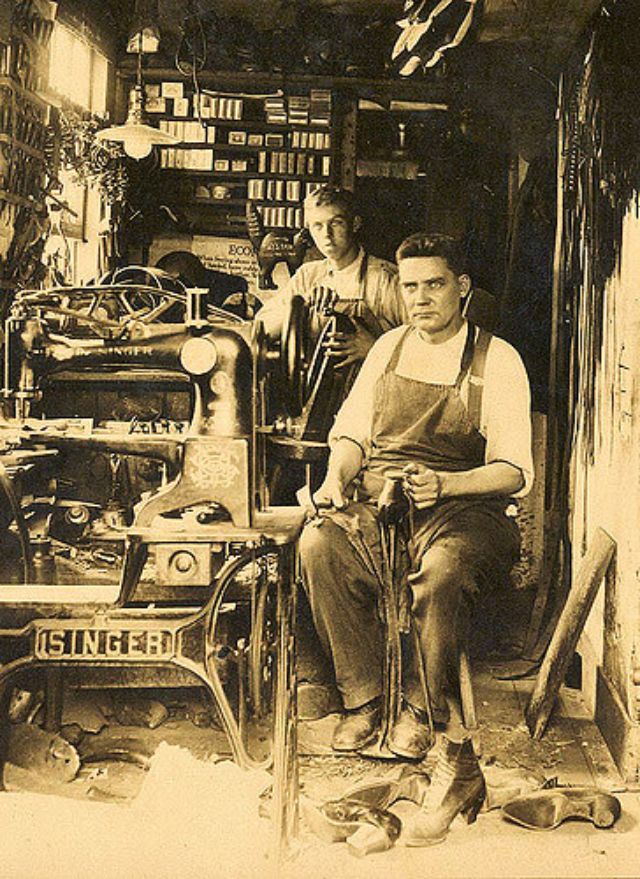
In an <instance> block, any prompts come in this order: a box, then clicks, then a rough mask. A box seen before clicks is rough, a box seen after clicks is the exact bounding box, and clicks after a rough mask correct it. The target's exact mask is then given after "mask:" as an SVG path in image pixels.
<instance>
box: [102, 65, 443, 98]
mask: <svg viewBox="0 0 640 879" xmlns="http://www.w3.org/2000/svg"><path fill="white" fill-rule="evenodd" d="M149 61H150V63H149V64H148V66H147V67H146V68H145V71H144V78H145V81H146V82H158V81H160V80H163V81H166V82H184V83H188V82H189V80H188V79H187V78H186V77H184V76H183V75H182V74H181V73H180V72H179V71H178V70H176V68H175V66H171V64H172V59H170V58H168V57H167V56H164V57H163V56H162V54H161V53H160V54H157V55H153V56H150V57H149ZM117 75H118V76H119V77H121V78H122V79H127V80H135V61H134V60H133V59H132V58H124V59H123V60H122V62H121V63H120V64H119V65H118V71H117ZM198 81H199V83H200V87H201V88H203V89H207V90H208V91H217V92H221V93H223V96H228V97H233V95H234V94H237V96H238V97H239V96H240V95H239V94H238V93H239V92H243V93H245V94H246V95H247V97H248V98H249V96H250V93H251V91H252V90H253V91H256V90H259V94H267V93H274V92H275V91H276V90H277V89H280V90H282V91H285V92H287V91H288V92H295V90H297V89H305V88H306V89H312V88H326V89H330V90H331V91H332V92H333V93H335V92H339V93H340V94H342V95H346V96H356V95H363V96H366V97H372V98H374V99H376V100H388V99H390V98H394V99H406V100H412V99H413V100H419V101H429V102H433V103H438V102H441V101H447V100H449V99H450V98H451V95H452V93H453V92H454V90H455V87H456V84H455V82H454V81H453V80H451V79H447V78H442V77H439V78H437V79H436V78H435V77H434V78H433V79H430V80H425V79H421V80H415V81H414V80H407V79H402V78H400V77H397V78H392V77H388V78H386V79H385V78H381V77H378V78H375V79H372V78H371V77H363V76H332V75H330V74H314V73H281V72H272V71H266V70H265V71H255V72H254V71H251V72H249V71H244V70H239V71H235V70H202V71H200V72H199V73H198Z"/></svg>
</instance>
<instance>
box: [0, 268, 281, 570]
mask: <svg viewBox="0 0 640 879" xmlns="http://www.w3.org/2000/svg"><path fill="white" fill-rule="evenodd" d="M161 280H163V279H161ZM173 285H175V281H173V279H172V280H171V284H170V285H168V286H166V287H164V288H163V287H157V286H152V285H150V284H148V283H137V284H136V283H126V284H101V285H98V286H95V287H82V288H56V289H52V290H38V291H27V292H24V293H21V294H19V295H18V296H17V297H16V299H15V301H14V303H13V305H12V307H11V309H10V311H9V315H8V317H7V320H6V322H5V345H4V387H3V391H2V394H3V404H2V405H3V419H2V422H1V430H0V444H1V445H0V460H1V459H2V452H4V455H5V457H6V456H9V457H10V458H11V460H12V461H19V459H20V460H23V459H24V460H26V459H27V458H28V459H29V461H30V462H31V464H34V462H35V461H38V466H37V467H35V468H34V467H30V472H32V471H33V472H39V473H40V474H41V476H42V478H41V480H40V483H41V484H40V485H39V486H38V487H37V489H36V492H37V493H41V495H42V503H40V504H39V513H38V515H37V516H35V517H34V516H31V520H30V521H31V524H32V525H33V524H34V523H35V522H36V521H37V522H38V525H37V529H36V530H37V532H38V533H36V534H35V535H34V534H33V533H32V534H31V537H32V539H33V538H34V537H35V539H37V540H40V541H41V542H42V544H43V545H45V544H46V541H50V540H51V539H53V540H62V541H64V542H66V543H68V542H69V541H71V543H78V542H81V541H83V540H84V541H86V540H102V541H103V542H104V541H108V540H109V539H112V538H113V539H116V538H119V539H120V540H121V539H122V534H123V532H126V531H127V530H131V529H133V530H135V531H140V530H141V529H150V528H151V527H153V528H154V529H156V530H160V531H161V530H163V529H165V530H180V529H182V531H184V528H187V530H190V533H196V532H197V531H198V529H199V528H200V527H201V526H203V525H207V524H211V523H213V522H229V523H230V524H231V525H233V526H235V527H237V528H249V527H251V526H252V524H253V522H254V519H255V514H256V511H257V510H260V509H261V507H263V506H264V504H265V492H264V488H263V486H264V466H263V465H262V460H263V456H262V455H261V454H260V448H259V444H260V436H261V430H260V429H261V412H262V406H261V395H260V383H261V380H262V378H263V376H264V375H265V372H268V371H269V370H272V369H274V368H279V369H280V371H281V372H283V370H284V373H286V370H287V366H286V362H288V368H289V373H290V374H293V372H294V371H295V366H296V357H295V350H296V349H295V332H296V331H295V328H294V330H293V331H292V334H291V336H290V339H289V345H290V347H292V348H293V350H294V356H291V355H290V354H288V353H287V352H285V354H284V356H281V355H280V354H279V353H278V352H276V356H275V357H274V356H273V352H271V353H270V354H269V355H268V356H267V354H266V353H265V343H264V340H263V339H261V338H260V335H259V333H256V332H255V330H254V328H253V326H252V325H251V324H250V323H249V322H247V321H243V320H241V319H240V318H238V317H237V316H235V315H234V314H232V313H228V312H225V311H222V310H221V309H217V308H212V307H211V306H208V305H207V303H206V292H207V291H205V290H199V289H191V290H185V289H183V290H180V289H176V288H175V286H173ZM281 361H285V366H284V367H283V366H281V365H280V366H279V364H281ZM285 383H286V374H285ZM281 386H282V383H281ZM294 391H295V389H294ZM16 466H18V464H16ZM31 531H33V528H31ZM167 564H169V563H167ZM174 567H175V565H174ZM196 569H197V565H196V566H195V568H194V569H193V570H192V569H191V568H189V570H186V571H184V572H182V576H181V573H180V571H179V570H177V569H176V570H175V571H173V570H169V569H167V570H165V571H164V572H161V574H160V581H163V580H171V579H172V577H174V576H175V577H177V578H178V580H179V581H180V582H184V583H188V584H191V583H193V584H196V585H197V584H199V583H200V584H201V585H205V584H204V582H203V581H204V579H206V577H209V576H210V571H208V572H207V573H206V575H205V573H204V572H203V571H200V572H198V571H197V570H196Z"/></svg>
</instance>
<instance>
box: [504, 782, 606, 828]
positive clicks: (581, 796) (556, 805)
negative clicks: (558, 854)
mask: <svg viewBox="0 0 640 879" xmlns="http://www.w3.org/2000/svg"><path fill="white" fill-rule="evenodd" d="M620 812H621V808H620V801H619V800H618V798H617V797H614V796H613V795H612V794H609V793H607V792H606V791H602V790H599V789H598V788H595V787H555V788H550V789H548V790H539V791H534V792H533V793H529V794H526V795H525V796H522V797H517V798H516V799H514V800H511V802H509V803H505V805H504V806H503V807H502V814H503V816H504V817H505V818H507V819H509V820H510V821H513V822H514V823H516V824H520V825H521V826H522V827H527V828H528V829H529V830H554V829H555V828H556V827H559V826H560V824H562V822H563V821H566V820H567V818H581V819H583V820H586V821H591V823H592V824H594V825H595V827H601V828H606V827H611V826H612V825H613V824H615V822H616V821H617V820H618V818H619V817H620Z"/></svg>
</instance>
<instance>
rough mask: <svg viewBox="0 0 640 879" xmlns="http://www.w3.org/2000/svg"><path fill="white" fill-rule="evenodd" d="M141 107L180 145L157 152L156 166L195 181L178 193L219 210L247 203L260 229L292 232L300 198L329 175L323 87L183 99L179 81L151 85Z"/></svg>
mask: <svg viewBox="0 0 640 879" xmlns="http://www.w3.org/2000/svg"><path fill="white" fill-rule="evenodd" d="M146 109H147V112H148V113H150V114H157V116H156V118H158V125H159V127H160V129H161V130H163V131H166V132H167V133H169V134H172V135H173V136H175V137H176V138H178V140H179V143H177V144H176V145H175V146H167V147H161V148H160V155H161V159H160V163H161V167H162V168H163V169H166V170H167V171H169V172H171V173H174V172H175V173H176V177H180V178H183V177H184V178H186V179H192V178H195V179H194V184H193V186H192V188H191V191H190V194H189V192H187V194H186V195H185V194H184V192H185V190H184V189H183V190H182V193H183V195H182V197H183V198H184V199H185V200H186V201H187V203H197V204H198V205H200V206H201V207H204V206H211V207H213V208H220V207H222V206H225V205H226V206H238V207H240V206H242V205H244V204H246V201H247V200H251V201H252V202H254V203H255V204H256V205H257V207H258V209H259V211H260V212H261V214H262V217H263V222H264V224H265V226H267V227H269V228H298V227H300V226H301V225H302V203H303V201H304V198H305V197H306V195H307V194H308V193H309V191H310V190H311V189H312V188H316V187H317V186H318V185H320V184H322V183H326V182H330V181H331V180H332V179H333V178H334V175H335V172H336V168H335V160H336V153H335V137H334V131H333V129H332V122H333V118H332V95H331V92H330V91H329V90H328V89H311V90H310V92H309V94H308V95H289V96H286V95H277V96H273V97H267V98H264V97H255V98H254V97H248V96H246V95H243V96H242V97H240V96H233V95H216V94H213V93H208V92H204V91H203V92H200V93H199V94H188V93H187V90H186V87H185V84H184V83H181V82H174V81H171V82H162V83H152V84H148V85H147V86H146ZM214 213H217V212H215V211H214ZM236 220H237V218H236V217H234V225H235V221H236ZM213 222H214V223H215V217H214V218H213Z"/></svg>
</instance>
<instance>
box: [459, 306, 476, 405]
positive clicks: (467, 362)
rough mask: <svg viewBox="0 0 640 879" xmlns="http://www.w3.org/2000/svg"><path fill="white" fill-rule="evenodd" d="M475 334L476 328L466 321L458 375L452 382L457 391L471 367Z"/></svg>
mask: <svg viewBox="0 0 640 879" xmlns="http://www.w3.org/2000/svg"><path fill="white" fill-rule="evenodd" d="M475 336H476V328H475V326H474V325H473V324H472V323H471V322H468V323H467V340H466V342H465V343H464V349H463V351H462V359H461V361H460V372H459V373H458V377H457V379H456V380H455V382H454V387H455V389H456V390H457V391H459V390H460V388H461V387H462V382H463V381H464V380H465V378H466V377H467V373H468V372H469V370H470V369H471V364H472V363H473V356H474V351H475Z"/></svg>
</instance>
